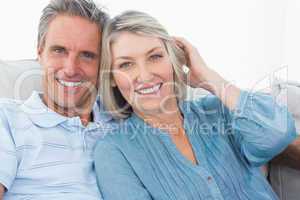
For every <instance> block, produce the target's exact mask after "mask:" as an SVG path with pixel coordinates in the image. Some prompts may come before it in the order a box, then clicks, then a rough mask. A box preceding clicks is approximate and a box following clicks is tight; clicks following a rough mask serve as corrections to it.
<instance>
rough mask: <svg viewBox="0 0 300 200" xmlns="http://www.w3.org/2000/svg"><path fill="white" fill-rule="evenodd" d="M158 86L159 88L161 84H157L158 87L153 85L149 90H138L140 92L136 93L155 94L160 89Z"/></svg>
mask: <svg viewBox="0 0 300 200" xmlns="http://www.w3.org/2000/svg"><path fill="white" fill-rule="evenodd" d="M160 86H161V84H158V85H155V86H153V87H151V88H146V89H140V90H138V93H141V94H151V93H154V92H157V91H158V90H159V89H160Z"/></svg>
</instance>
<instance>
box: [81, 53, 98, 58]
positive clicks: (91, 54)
mask: <svg viewBox="0 0 300 200" xmlns="http://www.w3.org/2000/svg"><path fill="white" fill-rule="evenodd" d="M81 55H82V57H84V58H87V59H90V60H92V59H94V58H95V57H96V55H95V54H94V53H91V52H82V54H81Z"/></svg>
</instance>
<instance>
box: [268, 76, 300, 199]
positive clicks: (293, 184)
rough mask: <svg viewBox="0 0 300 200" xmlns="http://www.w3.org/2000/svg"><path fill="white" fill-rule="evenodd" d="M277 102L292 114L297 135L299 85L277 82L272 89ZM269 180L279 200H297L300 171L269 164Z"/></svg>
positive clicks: (298, 130)
mask: <svg viewBox="0 0 300 200" xmlns="http://www.w3.org/2000/svg"><path fill="white" fill-rule="evenodd" d="M272 93H273V95H274V96H275V97H276V98H277V100H279V102H281V103H283V104H285V105H287V106H288V110H289V111H290V112H291V113H292V115H293V117H294V119H295V124H296V129H297V133H298V134H299V132H300V103H299V102H300V101H299V100H300V83H296V82H277V83H275V84H274V86H273V89H272ZM269 179H270V182H271V185H272V187H273V189H274V191H275V192H276V193H277V194H278V196H279V198H280V199H281V200H298V199H299V196H300V171H299V170H296V169H292V168H289V167H287V166H283V165H277V164H274V163H272V162H271V164H270V166H269Z"/></svg>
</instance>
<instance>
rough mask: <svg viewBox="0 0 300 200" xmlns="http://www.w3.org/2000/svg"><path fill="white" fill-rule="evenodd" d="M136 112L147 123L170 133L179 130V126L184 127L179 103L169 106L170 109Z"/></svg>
mask: <svg viewBox="0 0 300 200" xmlns="http://www.w3.org/2000/svg"><path fill="white" fill-rule="evenodd" d="M135 114H136V115H137V116H139V117H140V118H142V119H143V120H144V121H145V122H146V123H147V124H150V125H151V126H153V127H155V128H159V129H162V130H164V131H167V132H168V133H174V132H177V130H178V129H179V128H182V127H183V116H182V114H181V111H180V109H179V107H178V105H177V104H176V106H172V108H171V107H170V108H168V110H163V111H157V110H156V111H153V112H149V111H148V112H141V111H135Z"/></svg>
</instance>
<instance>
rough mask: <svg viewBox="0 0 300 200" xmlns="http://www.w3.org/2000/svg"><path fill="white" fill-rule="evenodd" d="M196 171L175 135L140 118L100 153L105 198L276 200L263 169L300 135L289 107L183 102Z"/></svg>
mask: <svg viewBox="0 0 300 200" xmlns="http://www.w3.org/2000/svg"><path fill="white" fill-rule="evenodd" d="M180 108H181V111H182V114H183V115H184V128H185V131H186V134H187V136H188V138H189V141H190V143H191V145H192V148H193V151H194V154H195V157H196V160H197V163H198V164H197V165H194V164H193V163H192V162H190V161H189V160H188V159H187V158H185V157H184V156H183V155H182V154H181V153H180V152H179V151H178V149H177V148H176V145H175V144H174V143H173V142H172V140H171V138H170V137H169V135H168V133H166V132H163V131H162V130H160V129H157V128H153V127H151V126H150V125H148V124H146V123H145V122H144V121H143V120H142V119H140V118H139V117H138V116H136V115H135V114H133V115H132V116H131V117H130V118H129V119H128V120H126V121H125V122H124V124H122V126H121V127H120V128H119V129H117V130H114V131H112V132H111V134H109V135H107V136H106V137H105V138H104V139H101V140H100V141H99V142H98V144H97V147H96V149H95V154H94V156H95V164H96V173H97V178H98V184H99V188H100V190H101V192H102V195H103V198H104V199H105V200H146V199H147V200H150V199H155V200H175V199H176V200H199V199H202V200H210V199H211V200H212V199H214V200H273V199H277V197H276V195H275V193H274V192H273V191H272V189H271V187H270V186H269V184H268V182H267V181H266V179H265V177H264V176H263V175H262V173H261V171H260V169H259V167H260V166H261V165H263V164H265V163H266V162H268V161H269V160H270V159H271V158H272V157H274V156H275V155H276V154H278V153H280V152H281V151H282V150H283V149H284V148H285V147H286V146H287V145H288V144H289V143H290V142H292V140H293V139H294V138H295V136H296V130H295V126H294V121H293V119H292V118H291V115H290V114H289V113H288V112H287V109H286V107H281V106H279V105H277V104H276V103H275V102H274V100H273V99H272V98H271V97H270V96H268V95H263V94H252V93H248V92H242V93H241V95H240V98H239V103H238V105H237V107H236V109H235V110H234V111H229V110H228V109H227V108H226V107H224V106H223V104H222V103H221V102H220V101H219V99H218V98H216V97H214V96H207V97H205V98H201V99H199V100H197V101H189V102H183V103H181V104H180Z"/></svg>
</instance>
